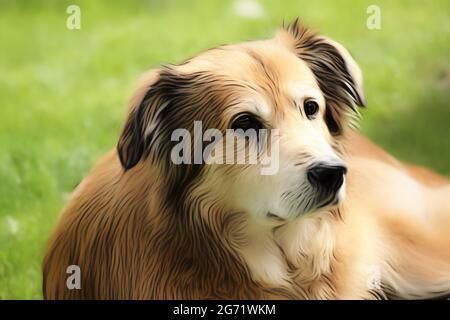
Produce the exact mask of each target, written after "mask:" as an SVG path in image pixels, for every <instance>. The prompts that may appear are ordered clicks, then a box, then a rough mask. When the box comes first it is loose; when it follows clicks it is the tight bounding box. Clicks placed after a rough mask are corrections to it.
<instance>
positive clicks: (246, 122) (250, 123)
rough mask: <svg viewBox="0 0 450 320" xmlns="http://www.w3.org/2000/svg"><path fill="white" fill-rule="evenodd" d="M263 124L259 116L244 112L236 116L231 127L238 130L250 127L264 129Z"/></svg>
mask: <svg viewBox="0 0 450 320" xmlns="http://www.w3.org/2000/svg"><path fill="white" fill-rule="evenodd" d="M262 127H263V124H262V123H261V121H259V120H258V118H257V117H256V116H254V115H252V114H249V113H244V114H241V115H239V116H237V117H236V119H235V120H234V121H233V122H232V123H231V129H233V130H237V129H242V130H244V131H246V130H248V129H254V130H259V129H262Z"/></svg>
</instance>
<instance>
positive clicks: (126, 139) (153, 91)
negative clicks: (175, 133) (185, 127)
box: [117, 70, 168, 170]
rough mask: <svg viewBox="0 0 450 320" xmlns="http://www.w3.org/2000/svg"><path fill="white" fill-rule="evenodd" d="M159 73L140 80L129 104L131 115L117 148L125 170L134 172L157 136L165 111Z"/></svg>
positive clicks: (154, 72) (165, 104) (165, 105)
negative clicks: (133, 169) (134, 168)
mask: <svg viewBox="0 0 450 320" xmlns="http://www.w3.org/2000/svg"><path fill="white" fill-rule="evenodd" d="M162 78H163V75H162V72H161V71H159V70H157V71H151V72H149V73H148V74H146V75H145V76H144V77H143V79H142V80H141V85H140V87H139V88H138V89H137V90H136V93H135V94H134V96H133V98H132V100H131V101H130V111H129V115H128V118H127V120H126V122H125V125H124V127H123V130H122V133H121V135H120V138H119V142H118V144H117V152H118V155H119V159H120V162H121V164H122V167H123V168H124V169H125V170H128V169H131V168H133V167H134V166H135V165H136V164H137V163H138V162H139V161H140V160H141V159H142V158H143V157H144V156H145V155H146V152H147V151H148V148H149V146H150V145H151V144H152V143H154V140H155V139H156V136H157V135H158V127H159V126H160V123H161V120H162V114H163V113H164V112H163V111H164V109H165V108H166V107H167V104H168V101H167V100H166V98H165V92H164V85H161V82H163V80H162Z"/></svg>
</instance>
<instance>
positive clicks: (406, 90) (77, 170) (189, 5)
mask: <svg viewBox="0 0 450 320" xmlns="http://www.w3.org/2000/svg"><path fill="white" fill-rule="evenodd" d="M260 2H261V4H262V5H263V7H264V9H265V12H266V15H265V16H264V17H262V18H260V19H254V20H251V19H244V18H241V17H238V16H237V15H236V14H235V13H234V11H233V2H232V1H225V0H221V1H209V0H203V1H162V0H159V1H158V0H153V1H150V0H145V1H128V2H123V1H120V2H119V1H72V0H70V1H56V0H55V1H43V0H42V1H6V0H4V1H2V2H1V3H0V299H39V298H41V292H40V290H41V271H40V263H41V259H42V255H43V250H44V247H45V242H46V239H47V237H48V235H49V233H50V231H51V229H52V227H53V226H54V224H55V221H56V218H57V215H58V212H59V210H60V209H61V207H62V205H63V203H64V202H65V201H66V199H67V197H68V194H69V193H70V192H71V191H72V190H73V188H74V187H75V186H76V185H77V184H78V183H79V181H80V180H81V179H82V177H83V176H85V175H86V174H87V173H88V171H89V169H90V167H91V166H92V164H93V162H94V161H95V160H96V159H97V158H98V157H99V156H100V155H101V154H103V153H104V152H105V151H107V150H108V149H110V148H112V147H113V146H114V145H115V143H116V140H117V137H118V134H119V130H120V127H121V124H122V122H123V116H124V113H125V112H124V106H125V104H126V101H127V99H128V98H129V97H130V95H131V93H132V88H133V87H134V84H135V82H136V79H137V77H138V76H139V74H141V73H142V72H143V71H144V70H146V69H148V68H151V67H153V66H156V65H159V64H161V63H166V62H181V61H182V60H183V59H185V58H187V57H189V56H191V55H193V54H194V53H196V52H198V51H201V50H203V49H206V48H209V47H212V46H216V45H219V44H223V43H228V42H235V41H241V40H247V39H254V38H260V37H268V36H270V35H272V34H273V32H274V30H275V29H276V28H277V27H279V26H280V25H281V24H282V22H283V20H284V21H289V20H290V19H291V18H293V17H296V16H300V17H301V19H302V20H303V21H304V22H305V23H306V24H308V25H310V26H312V27H314V28H315V29H316V30H318V31H320V32H322V33H324V34H326V35H328V36H330V37H332V38H334V39H336V40H338V41H340V42H341V43H343V44H344V45H345V46H346V47H347V48H348V49H349V50H350V51H351V52H352V53H353V55H354V56H355V58H356V60H357V61H358V62H359V64H360V65H361V67H362V69H363V72H364V75H365V89H366V96H367V100H368V104H369V107H368V109H367V110H366V111H364V112H363V116H364V119H363V121H362V124H361V128H362V130H363V131H364V132H365V133H366V134H368V135H369V136H370V137H371V138H372V139H373V140H375V141H376V142H377V143H379V144H381V145H382V146H383V147H385V148H387V149H388V150H389V151H390V152H391V153H393V154H394V155H395V156H397V157H399V158H400V159H403V160H406V161H409V162H413V163H418V164H422V165H425V166H428V167H431V168H433V169H435V170H437V171H438V172H440V173H443V174H447V175H449V174H450V165H449V164H450V139H449V133H450V132H449V121H450V108H449V107H450V106H449V104H448V102H449V86H450V65H449V54H450V42H449V41H448V39H449V36H450V16H449V12H450V2H448V1H447V0H442V1H438V0H433V1H427V2H423V1H379V0H377V1H372V0H370V1H359V2H357V3H356V2H355V1H335V0H333V1H299V0H292V1H268V0H264V1H260ZM374 2H375V4H377V5H379V6H380V8H381V13H382V29H381V30H372V31H371V30H368V29H367V28H366V19H367V14H366V8H367V7H368V6H369V5H370V4H372V3H374ZM73 3H76V4H78V5H79V6H80V7H81V23H82V26H81V27H82V28H81V30H73V31H70V30H68V29H66V27H65V23H66V18H67V14H66V8H67V6H68V5H69V4H73Z"/></svg>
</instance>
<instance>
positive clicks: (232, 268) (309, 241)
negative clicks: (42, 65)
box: [43, 21, 450, 299]
mask: <svg viewBox="0 0 450 320" xmlns="http://www.w3.org/2000/svg"><path fill="white" fill-rule="evenodd" d="M364 104H365V101H364V97H363V90H362V77H361V72H360V69H359V67H358V66H357V64H356V63H355V61H354V60H353V59H352V57H351V56H350V55H349V53H348V52H347V51H346V49H344V48H343V47H342V46H341V45H340V44H338V43H336V42H334V41H332V40H329V39H327V38H325V37H322V36H319V35H317V34H315V33H313V32H311V31H310V30H308V29H306V28H305V27H304V26H302V25H300V24H299V23H298V22H297V21H296V22H294V23H292V24H290V25H289V26H288V27H287V28H285V29H283V30H280V31H279V32H278V33H277V34H276V36H275V37H274V38H272V39H269V40H261V41H251V42H245V43H241V44H236V45H227V46H222V47H219V48H216V49H211V50H208V51H206V52H204V53H201V54H199V55H197V56H195V57H193V58H192V59H190V60H188V61H186V62H184V63H183V64H180V65H170V66H166V67H162V68H160V69H158V70H153V71H150V72H149V73H148V74H147V75H146V76H145V77H144V78H143V81H142V85H141V86H140V87H139V88H138V90H137V92H136V94H135V95H134V97H133V98H132V100H131V103H130V111H129V115H128V119H127V120H126V123H125V126H124V129H123V132H122V134H121V136H120V139H119V143H118V148H117V151H111V152H109V153H108V154H107V155H105V156H104V157H103V158H102V159H101V160H100V161H99V162H98V164H97V165H96V167H95V169H94V170H93V171H92V173H91V174H90V175H89V176H88V177H87V178H86V179H84V181H83V182H82V183H81V184H80V185H79V186H78V188H77V189H76V190H75V192H74V194H73V196H72V199H71V200H70V202H69V203H68V204H67V206H66V207H65V209H64V212H63V214H62V216H61V218H60V221H59V223H58V226H57V228H56V230H55V231H54V233H53V236H52V237H51V239H50V242H49V245H48V249H47V252H46V256H45V259H44V263H43V291H44V297H45V298H47V299H272V298H275V299H371V298H432V297H437V296H445V295H448V294H450V232H449V231H450V186H449V183H448V181H447V180H446V179H445V178H444V177H441V176H439V175H437V174H435V173H433V172H431V171H429V170H427V169H423V168H419V167H415V166H410V165H405V164H403V163H400V162H399V161H397V160H396V159H394V158H393V157H392V156H390V155H389V154H387V153H386V152H385V151H383V150H381V149H380V148H379V147H377V146H376V145H374V144H373V143H371V142H370V141H369V140H367V139H366V138H364V137H362V136H361V135H359V134H357V133H356V132H355V131H354V130H353V129H351V126H350V125H351V123H352V120H355V118H357V117H355V115H357V114H358V111H357V108H358V106H363V105H364ZM194 121H201V123H202V125H203V128H205V129H210V128H217V129H218V130H219V131H220V132H225V131H226V130H227V129H230V128H231V129H236V130H237V129H241V130H243V131H245V130H250V129H253V130H261V129H268V130H274V129H277V130H278V136H277V143H278V144H279V157H278V160H279V169H278V170H277V171H276V173H274V174H270V175H262V174H261V173H260V171H259V169H261V166H262V165H261V164H260V163H256V164H254V165H242V164H231V165H230V164H224V163H212V164H206V163H194V164H191V163H182V164H175V163H173V161H172V160H171V155H172V152H173V148H174V145H175V141H173V139H172V138H171V135H172V133H173V132H174V131H175V130H177V129H178V128H185V130H186V131H187V132H192V130H193V125H194ZM353 122H354V121H353ZM237 139H238V140H239V139H243V140H245V141H246V142H245V143H246V145H248V144H250V142H249V139H248V137H243V136H241V137H239V136H238V137H237ZM270 148H271V147H270V146H266V149H267V150H266V151H268V150H269V149H270ZM70 265H76V266H79V268H80V270H81V288H79V289H76V288H75V289H73V288H72V289H71V288H69V287H67V284H66V280H67V277H68V274H67V273H66V270H67V267H68V266H70Z"/></svg>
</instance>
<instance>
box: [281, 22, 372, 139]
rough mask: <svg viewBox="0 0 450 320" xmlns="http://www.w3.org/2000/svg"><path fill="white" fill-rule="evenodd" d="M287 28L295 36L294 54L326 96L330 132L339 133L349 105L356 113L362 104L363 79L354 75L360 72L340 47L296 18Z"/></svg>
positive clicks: (327, 121) (327, 120)
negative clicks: (305, 65)
mask: <svg viewBox="0 0 450 320" xmlns="http://www.w3.org/2000/svg"><path fill="white" fill-rule="evenodd" d="M286 30H287V32H288V33H289V34H290V35H291V36H293V38H294V42H295V50H296V54H297V55H298V56H299V57H300V58H301V59H302V60H303V61H305V62H306V63H307V64H308V66H309V67H310V69H311V70H312V72H313V74H314V75H315V77H316V79H317V82H318V84H319V87H320V89H321V90H322V92H323V94H324V96H325V100H326V104H327V106H326V107H327V110H326V114H325V121H326V123H327V126H328V128H329V130H330V132H331V133H332V134H334V135H338V134H340V133H341V131H342V123H343V122H345V120H344V118H345V117H346V116H347V115H348V114H349V112H348V111H349V109H348V108H350V111H353V112H356V108H355V105H357V106H364V105H365V102H364V97H363V94H362V79H358V78H360V77H359V76H355V73H356V72H357V73H360V70H359V67H358V66H357V65H356V63H355V62H354V61H353V59H352V58H351V56H350V55H349V54H348V52H347V51H346V50H345V49H344V48H343V47H342V46H340V45H339V44H337V43H335V42H333V41H331V40H328V39H326V38H324V37H320V36H318V35H316V34H314V33H313V32H311V31H310V30H308V29H307V28H305V27H304V26H303V25H301V24H300V23H299V22H298V19H297V20H295V21H294V22H293V23H291V24H289V26H288V27H287V29H286ZM344 51H345V52H344ZM352 69H357V70H352ZM352 71H353V72H352ZM359 82H361V83H359ZM343 106H344V108H343ZM345 106H347V107H348V108H345Z"/></svg>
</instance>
